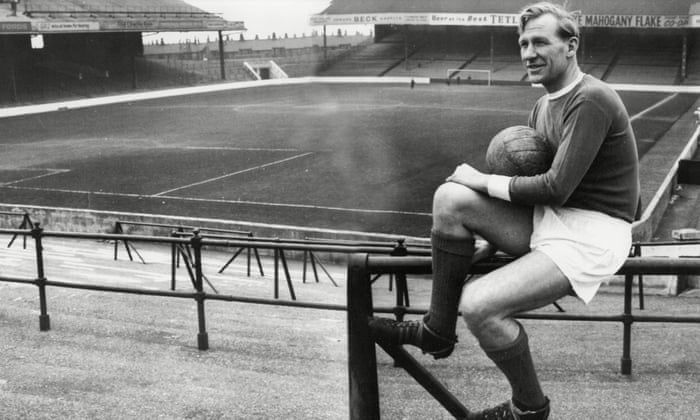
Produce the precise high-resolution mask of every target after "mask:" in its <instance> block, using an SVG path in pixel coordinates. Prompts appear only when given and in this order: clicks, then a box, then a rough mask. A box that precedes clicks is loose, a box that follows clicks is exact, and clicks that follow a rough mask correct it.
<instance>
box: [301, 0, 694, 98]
mask: <svg viewBox="0 0 700 420" xmlns="http://www.w3.org/2000/svg"><path fill="white" fill-rule="evenodd" d="M524 4H525V2H522V1H515V0H509V1H503V2H498V3H486V2H480V1H456V0H444V1H439V2H431V3H430V4H426V3H423V2H419V1H415V0H411V1H404V2H402V3H401V4H400V5H398V4H396V2H391V1H378V2H374V1H373V2H370V1H366V0H345V1H340V0H335V1H333V2H332V3H331V5H330V6H329V7H328V8H327V9H326V10H324V11H323V12H321V13H320V14H318V15H316V16H315V17H314V20H315V21H316V22H317V23H318V24H332V23H346V24H347V23H358V24H359V23H363V24H366V23H368V22H373V23H375V41H376V43H377V44H382V43H384V42H386V41H385V40H386V39H387V38H386V37H387V36H392V37H393V41H392V42H393V43H396V42H397V40H398V42H403V44H404V48H403V50H404V51H405V52H407V53H405V54H404V57H403V60H402V61H401V62H399V63H396V62H394V60H396V59H401V56H400V52H401V48H400V47H399V46H396V47H395V49H388V48H386V46H385V47H384V48H380V47H376V46H375V47H372V48H369V47H368V48H365V49H364V50H361V51H357V52H356V53H355V54H354V55H351V56H348V57H347V58H346V59H345V62H344V63H337V64H336V65H335V66H334V69H333V72H332V74H333V75H337V74H342V75H364V73H365V72H366V71H367V67H370V68H371V69H372V70H371V71H372V72H379V73H380V74H387V75H392V76H395V75H401V76H426V77H431V78H442V77H445V75H446V73H447V70H448V69H453V68H459V69H479V70H490V71H491V72H492V76H493V78H494V80H496V81H500V82H523V81H524V72H523V71H522V69H521V64H520V62H519V52H518V50H517V45H516V43H515V37H514V31H515V13H516V12H517V11H518V10H519V9H520V8H521V7H522V6H523V5H524ZM567 6H568V8H569V9H570V10H576V11H578V13H580V14H579V16H580V17H579V19H580V23H581V26H582V45H581V49H580V53H581V57H580V58H581V60H580V61H581V63H582V66H583V68H584V71H587V72H589V73H591V74H593V75H594V76H597V77H599V78H602V79H604V80H606V81H609V82H615V83H642V84H662V85H670V84H675V85H678V84H692V83H693V82H694V81H695V80H697V78H698V74H697V73H698V71H700V68H699V65H698V62H700V61H699V60H698V56H700V51H699V50H700V44H698V42H696V38H697V35H696V32H697V30H696V29H695V20H694V16H695V14H696V13H697V12H698V11H699V10H700V7H698V6H696V4H695V3H694V2H692V1H690V0H674V1H670V2H664V3H657V2H652V1H641V2H636V3H635V4H634V5H632V4H629V3H609V2H605V1H602V0H593V1H581V0H578V1H577V0H572V1H569V2H567ZM415 39H421V40H422V43H421V45H416V43H415V41H414V40H415ZM475 46H479V47H480V48H474V47H475ZM408 52H410V53H408ZM346 64H347V65H346ZM362 64H364V66H363V65H362ZM382 65H384V66H386V68H385V69H384V70H383V71H382V70H381V69H380V68H378V67H381V66H382ZM341 70H342V71H341ZM322 74H323V75H326V74H329V73H325V72H324V73H322Z"/></svg>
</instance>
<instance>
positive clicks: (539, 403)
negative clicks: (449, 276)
mask: <svg viewBox="0 0 700 420" xmlns="http://www.w3.org/2000/svg"><path fill="white" fill-rule="evenodd" d="M570 292H571V285H570V283H569V281H568V279H567V278H566V276H564V274H563V273H562V272H561V271H560V270H559V268H558V267H557V266H556V264H554V262H553V261H552V260H551V259H550V258H549V257H548V256H547V255H545V254H543V253H541V252H538V251H533V252H530V253H528V254H526V255H524V256H522V257H520V258H519V259H517V260H515V261H513V262H512V263H510V264H508V265H506V266H504V267H501V268H499V269H498V270H495V271H493V272H491V273H489V274H487V275H484V276H482V277H479V278H477V279H475V280H474V281H472V282H470V283H468V284H467V285H466V287H465V288H464V293H463V295H462V302H461V305H460V306H461V310H462V315H463V317H464V319H465V321H466V322H467V326H468V327H469V330H470V331H471V332H472V334H473V335H474V336H475V337H476V338H477V339H478V340H479V344H480V345H481V347H482V348H483V349H484V351H485V352H486V355H487V356H489V358H491V360H493V361H494V363H495V364H496V366H498V368H499V369H500V370H501V371H502V372H503V373H504V374H505V376H506V378H507V379H508V381H509V383H510V385H511V388H512V391H513V397H512V404H513V405H514V406H515V407H516V409H519V410H521V412H528V411H529V412H534V413H536V412H537V411H538V410H539V411H542V410H548V409H549V408H548V400H547V399H546V397H545V395H544V393H543V391H542V388H541V386H540V383H539V380H538V378H537V373H536V371H535V368H534V364H533V362H532V357H531V355H530V348H529V343H528V337H527V334H526V333H525V330H524V329H523V327H522V325H521V324H520V323H518V322H517V321H516V320H515V319H513V316H514V315H515V314H517V313H520V312H524V311H528V310H532V309H536V308H540V307H542V306H545V305H548V304H550V303H553V302H555V301H556V300H558V299H560V298H561V297H563V296H565V295H567V294H569V293H570ZM500 408H501V409H502V408H505V407H500ZM496 409H499V408H498V407H497V408H496ZM543 414H544V412H543ZM545 417H546V416H545ZM477 418H478V417H477Z"/></svg>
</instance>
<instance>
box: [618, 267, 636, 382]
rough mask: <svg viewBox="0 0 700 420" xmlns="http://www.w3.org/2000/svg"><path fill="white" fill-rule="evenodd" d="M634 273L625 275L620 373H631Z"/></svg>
mask: <svg viewBox="0 0 700 420" xmlns="http://www.w3.org/2000/svg"><path fill="white" fill-rule="evenodd" d="M633 279H634V275H632V274H627V275H625V297H624V299H625V305H624V311H623V314H622V358H621V359H620V373H622V374H623V375H630V374H632V355H631V353H632V351H631V349H632V322H633V319H632V282H633Z"/></svg>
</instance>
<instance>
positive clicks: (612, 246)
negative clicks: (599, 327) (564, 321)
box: [530, 206, 632, 303]
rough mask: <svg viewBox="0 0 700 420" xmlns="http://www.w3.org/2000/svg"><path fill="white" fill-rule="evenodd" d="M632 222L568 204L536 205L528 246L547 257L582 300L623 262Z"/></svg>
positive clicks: (628, 246) (593, 293)
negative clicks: (567, 205) (570, 206)
mask: <svg viewBox="0 0 700 420" xmlns="http://www.w3.org/2000/svg"><path fill="white" fill-rule="evenodd" d="M631 246H632V224H631V223H627V222H625V221H624V220H622V219H618V218H615V217H612V216H608V215H607V214H604V213H600V212H597V211H592V210H582V209H576V208H569V207H550V206H535V210H534V213H533V232H532V236H531V237H530V248H531V249H532V250H533V251H534V250H537V251H540V252H542V253H544V254H546V255H547V256H549V257H550V258H551V259H552V261H554V263H555V264H556V265H557V267H559V269H560V270H561V271H562V272H563V273H564V275H566V277H567V278H568V279H569V282H570V283H571V287H572V288H573V290H574V292H575V293H576V295H577V296H578V297H579V298H580V299H581V300H583V301H584V302H585V303H589V302H590V301H591V299H593V297H594V296H595V294H596V293H597V292H598V289H599V288H600V285H601V283H602V282H603V281H605V280H607V279H609V278H610V277H611V276H612V275H614V274H615V273H616V272H617V271H618V270H619V269H620V267H622V265H623V264H624V263H625V260H626V259H627V257H628V256H629V252H630V247H631Z"/></svg>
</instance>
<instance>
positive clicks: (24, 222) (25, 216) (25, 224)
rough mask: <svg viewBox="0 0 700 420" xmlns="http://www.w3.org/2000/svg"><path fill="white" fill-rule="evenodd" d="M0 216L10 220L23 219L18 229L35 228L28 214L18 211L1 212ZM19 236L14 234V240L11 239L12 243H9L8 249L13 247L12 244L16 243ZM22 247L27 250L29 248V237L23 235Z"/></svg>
mask: <svg viewBox="0 0 700 420" xmlns="http://www.w3.org/2000/svg"><path fill="white" fill-rule="evenodd" d="M0 216H6V217H10V218H21V219H22V221H21V222H20V224H19V226H17V229H33V228H34V222H33V221H32V218H31V216H30V215H29V213H28V212H26V211H25V212H17V211H0ZM17 236H19V234H17V233H16V234H14V235H12V238H10V242H8V243H7V247H8V248H9V247H11V246H12V244H13V243H14V242H15V240H16V239H17ZM22 246H23V247H24V248H25V249H26V248H27V235H22Z"/></svg>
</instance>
